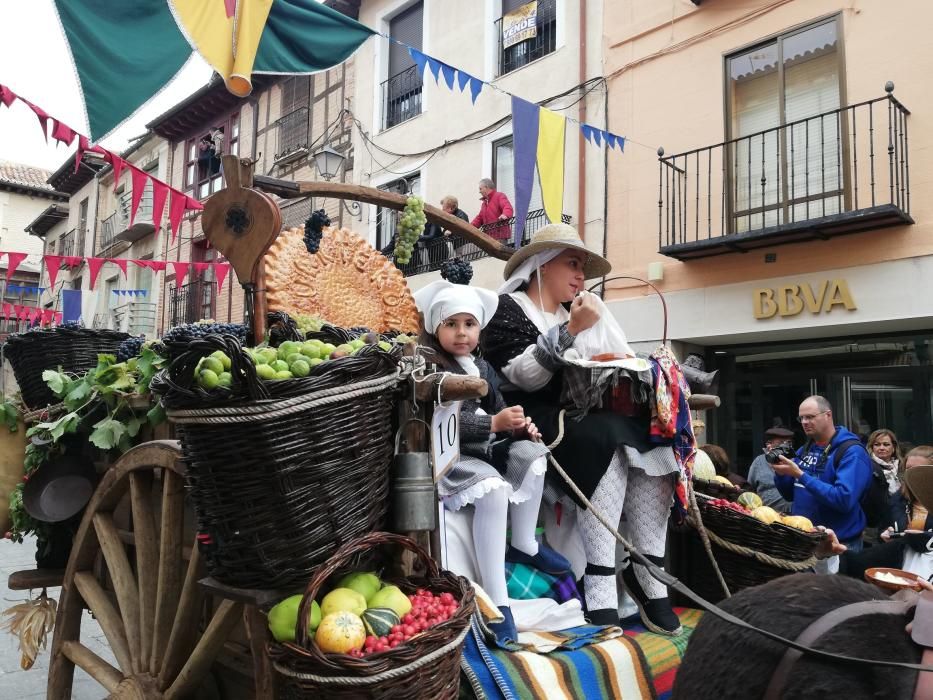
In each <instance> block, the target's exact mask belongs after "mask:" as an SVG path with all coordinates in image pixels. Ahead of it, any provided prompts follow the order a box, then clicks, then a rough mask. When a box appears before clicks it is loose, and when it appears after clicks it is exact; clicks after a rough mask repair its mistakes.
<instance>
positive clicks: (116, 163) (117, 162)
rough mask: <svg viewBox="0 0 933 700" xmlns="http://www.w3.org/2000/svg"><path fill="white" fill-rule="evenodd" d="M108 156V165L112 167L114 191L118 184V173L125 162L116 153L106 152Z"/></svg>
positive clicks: (120, 172)
mask: <svg viewBox="0 0 933 700" xmlns="http://www.w3.org/2000/svg"><path fill="white" fill-rule="evenodd" d="M108 155H109V156H110V166H111V167H112V168H113V189H114V191H116V189H117V187H119V186H120V175H121V174H122V173H123V165H124V164H125V163H126V161H125V160H123V159H122V158H121V157H120V156H118V155H117V154H116V153H110V154H108Z"/></svg>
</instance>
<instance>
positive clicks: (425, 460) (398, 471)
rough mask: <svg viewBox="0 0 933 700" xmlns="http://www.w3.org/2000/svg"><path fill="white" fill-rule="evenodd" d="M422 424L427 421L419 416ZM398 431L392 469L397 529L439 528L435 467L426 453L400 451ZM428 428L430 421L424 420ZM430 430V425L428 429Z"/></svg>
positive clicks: (394, 525) (393, 518) (392, 510)
mask: <svg viewBox="0 0 933 700" xmlns="http://www.w3.org/2000/svg"><path fill="white" fill-rule="evenodd" d="M412 420H416V421H417V422H419V423H424V421H422V420H420V419H412ZM410 422H411V420H409V421H406V422H405V423H404V424H403V425H402V426H401V427H400V428H399V429H398V432H397V433H396V434H395V458H394V459H393V460H392V469H391V472H390V491H389V493H390V496H389V497H390V507H389V513H390V518H391V524H392V530H393V531H394V532H418V531H428V530H433V529H434V528H435V527H437V493H436V491H435V489H434V469H433V467H432V466H431V455H430V454H428V453H427V452H401V451H400V449H401V448H400V444H401V439H402V431H403V430H404V429H405V426H406V425H408V423H410ZM424 425H425V426H426V427H427V423H424ZM428 429H429V430H430V428H428Z"/></svg>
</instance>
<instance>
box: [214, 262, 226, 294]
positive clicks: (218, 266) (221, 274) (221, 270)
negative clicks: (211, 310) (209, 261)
mask: <svg viewBox="0 0 933 700" xmlns="http://www.w3.org/2000/svg"><path fill="white" fill-rule="evenodd" d="M228 272H230V263H214V278H215V279H216V280H217V293H218V294H220V293H221V292H222V291H223V289H224V280H225V279H227V273H228Z"/></svg>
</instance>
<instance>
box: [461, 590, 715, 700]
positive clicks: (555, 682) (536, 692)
mask: <svg viewBox="0 0 933 700" xmlns="http://www.w3.org/2000/svg"><path fill="white" fill-rule="evenodd" d="M676 611H677V613H678V615H679V616H680V619H681V623H682V624H683V625H684V634H683V635H681V636H680V637H677V638H670V637H666V636H663V635H657V634H652V633H650V632H647V631H645V630H644V628H643V627H641V626H640V625H636V626H633V627H632V628H631V629H628V630H626V631H625V633H624V634H622V633H621V631H620V630H619V628H616V627H594V626H584V627H576V628H574V629H572V630H564V631H561V632H557V633H536V634H535V635H534V636H535V637H536V638H540V639H534V640H532V639H530V638H529V636H528V635H526V634H523V635H522V640H523V642H526V641H533V642H534V644H533V646H535V647H537V648H543V647H551V648H556V649H557V651H554V652H552V653H549V654H541V653H537V652H534V651H527V650H519V649H520V647H517V646H513V647H511V650H505V649H501V648H498V647H497V646H495V643H494V642H493V643H489V642H487V635H486V634H485V632H484V625H483V624H482V622H481V618H480V617H479V616H476V617H475V618H474V620H473V628H472V630H471V632H470V634H469V635H468V636H467V639H466V645H465V647H464V652H463V658H462V661H461V667H462V669H463V671H464V674H465V676H466V679H467V680H468V682H469V687H467V688H462V689H461V695H464V694H466V695H469V690H472V693H473V695H474V696H475V697H476V698H478V699H479V700H517V699H519V698H521V699H522V700H525V699H527V700H539V699H540V700H552V698H553V699H556V700H575V699H577V698H586V700H594V699H598V698H607V699H608V698H626V699H629V698H652V699H654V698H657V699H658V700H665V699H666V698H669V697H670V693H671V688H672V687H673V684H674V676H675V674H676V670H677V666H678V665H679V664H680V659H681V657H682V656H683V653H684V650H685V648H686V644H687V639H688V638H689V635H690V633H691V632H692V631H693V628H694V627H695V626H696V624H697V622H698V621H699V617H700V612H699V611H697V610H689V609H683V608H678V609H677V610H676ZM526 646H530V645H526Z"/></svg>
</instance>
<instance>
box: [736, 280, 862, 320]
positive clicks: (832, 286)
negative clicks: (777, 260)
mask: <svg viewBox="0 0 933 700" xmlns="http://www.w3.org/2000/svg"><path fill="white" fill-rule="evenodd" d="M752 305H753V308H754V312H755V318H757V319H764V318H772V317H774V316H796V315H797V314H799V313H800V312H802V311H803V310H804V309H806V310H807V311H809V312H810V313H811V314H819V313H830V312H831V311H833V310H834V309H836V308H837V307H841V308H844V309H846V310H847V311H855V310H856V308H858V307H856V305H855V300H854V299H853V298H852V292H850V291H849V285H848V284H847V283H846V281H845V280H844V279H835V280H823V282H821V283H820V285H819V286H818V287H817V288H815V289H814V287H813V286H812V285H810V284H808V283H807V282H803V283H801V284H785V285H782V286H780V287H775V288H774V289H771V288H763V289H756V290H755V291H754V292H753V298H752Z"/></svg>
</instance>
